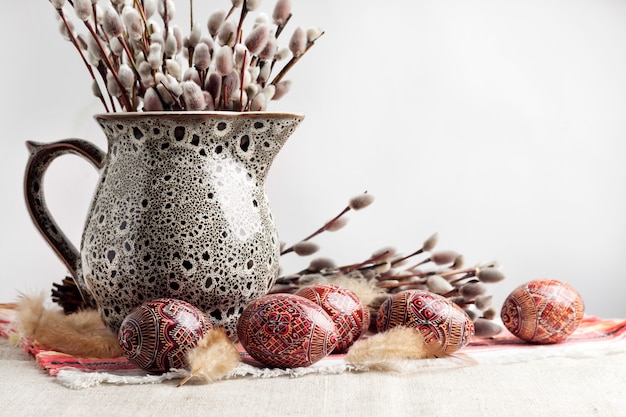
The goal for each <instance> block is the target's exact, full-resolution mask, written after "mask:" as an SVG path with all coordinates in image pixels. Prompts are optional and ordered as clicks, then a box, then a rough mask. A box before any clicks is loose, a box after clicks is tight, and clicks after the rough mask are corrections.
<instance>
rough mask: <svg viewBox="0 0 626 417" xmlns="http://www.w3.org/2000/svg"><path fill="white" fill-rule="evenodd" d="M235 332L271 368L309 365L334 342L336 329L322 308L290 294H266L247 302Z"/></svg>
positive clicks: (322, 356) (326, 351) (259, 359)
mask: <svg viewBox="0 0 626 417" xmlns="http://www.w3.org/2000/svg"><path fill="white" fill-rule="evenodd" d="M237 336H238V337H239V342H240V343H241V345H242V346H243V347H244V348H245V349H246V351H247V352H248V353H249V354H250V356H252V357H253V358H254V359H256V360H257V361H259V362H261V363H262V364H264V365H266V366H269V367H273V368H298V367H304V366H309V365H311V364H313V363H315V362H317V361H319V360H321V359H323V358H325V357H326V356H328V355H329V354H330V353H331V352H332V351H333V349H335V347H336V346H337V330H336V329H335V325H334V323H333V321H332V320H331V318H330V317H329V316H328V314H327V313H326V312H325V311H324V309H323V308H322V307H320V306H319V305H317V304H315V303H314V302H312V301H311V300H307V299H306V298H303V297H300V296H297V295H293V294H269V295H266V296H263V297H261V298H259V299H257V300H256V301H253V302H252V303H250V304H249V305H248V306H247V307H246V308H245V310H244V311H243V314H242V315H241V317H240V318H239V321H238V323H237Z"/></svg>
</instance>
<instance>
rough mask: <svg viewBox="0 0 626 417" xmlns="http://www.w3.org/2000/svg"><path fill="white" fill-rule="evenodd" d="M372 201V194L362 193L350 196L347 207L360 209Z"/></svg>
mask: <svg viewBox="0 0 626 417" xmlns="http://www.w3.org/2000/svg"><path fill="white" fill-rule="evenodd" d="M373 202H374V196H373V195H371V194H367V193H363V194H359V195H357V196H355V197H352V198H351V199H350V201H349V202H348V207H350V208H351V209H352V210H361V209H364V208H365V207H367V206H369V205H370V204H372V203H373Z"/></svg>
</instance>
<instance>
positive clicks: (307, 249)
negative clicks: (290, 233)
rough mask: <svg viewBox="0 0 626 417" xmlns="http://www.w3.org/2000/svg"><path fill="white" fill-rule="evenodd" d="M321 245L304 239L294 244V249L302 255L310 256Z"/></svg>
mask: <svg viewBox="0 0 626 417" xmlns="http://www.w3.org/2000/svg"><path fill="white" fill-rule="evenodd" d="M319 248H320V247H319V245H317V244H316V243H314V242H309V241H302V242H298V243H296V244H295V245H293V251H294V252H295V253H296V254H297V255H300V256H309V255H312V254H314V253H315V252H317V251H318V250H319Z"/></svg>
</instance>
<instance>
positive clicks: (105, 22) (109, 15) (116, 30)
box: [102, 7, 124, 38]
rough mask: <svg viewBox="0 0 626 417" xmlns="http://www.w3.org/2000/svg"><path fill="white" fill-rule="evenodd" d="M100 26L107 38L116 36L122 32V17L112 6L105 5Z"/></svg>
mask: <svg viewBox="0 0 626 417" xmlns="http://www.w3.org/2000/svg"><path fill="white" fill-rule="evenodd" d="M102 28H103V29H104V33H106V34H107V36H108V37H109V38H117V37H118V36H121V35H122V33H124V26H123V25H122V18H121V17H120V15H119V14H118V13H117V11H116V10H115V9H114V8H113V7H107V8H106V10H105V11H104V17H103V19H102Z"/></svg>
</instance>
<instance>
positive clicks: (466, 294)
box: [272, 193, 505, 337]
mask: <svg viewBox="0 0 626 417" xmlns="http://www.w3.org/2000/svg"><path fill="white" fill-rule="evenodd" d="M373 200H374V198H373V197H372V195H370V194H367V193H364V194H361V195H358V196H356V197H353V198H352V199H350V201H349V202H348V205H347V206H346V207H345V208H344V209H343V210H342V211H341V212H340V213H339V214H338V215H336V216H335V217H333V218H332V219H331V220H329V221H328V222H326V223H325V224H324V225H323V226H322V227H320V228H319V229H317V230H316V231H315V232H313V233H311V234H310V235H309V236H307V237H305V238H304V239H302V240H301V241H299V242H298V243H296V244H294V245H291V246H289V247H283V248H282V250H281V256H283V255H287V254H289V253H295V254H298V255H300V256H309V255H312V254H314V253H316V252H317V251H318V249H319V247H318V245H317V244H315V243H314V242H312V239H313V238H314V237H316V236H318V235H319V234H321V233H323V232H327V231H328V232H333V231H336V230H339V229H341V228H342V227H343V226H344V225H345V224H346V223H347V218H346V217H345V215H346V214H347V213H348V212H349V211H351V210H360V209H362V208H365V207H367V206H369V205H370V204H371V203H372V201H373ZM437 241H438V236H437V234H433V235H431V236H430V237H428V238H427V239H426V240H425V241H424V243H423V244H422V245H421V246H420V247H419V248H418V249H417V250H415V251H413V252H411V253H409V254H406V255H403V254H399V253H397V251H396V250H395V249H394V248H393V247H384V248H382V249H379V250H377V251H375V252H374V253H373V254H372V255H371V256H370V257H368V258H367V259H365V260H363V261H360V262H358V263H355V264H349V265H342V266H337V265H336V264H335V262H334V261H333V260H332V259H328V258H315V259H313V260H312V261H311V262H310V264H309V266H308V267H306V268H305V269H303V270H302V271H299V272H297V273H294V274H290V275H285V276H281V277H279V278H278V280H277V282H276V285H275V286H274V288H273V290H272V291H273V292H295V291H297V290H298V289H299V288H301V287H304V286H308V285H313V284H318V283H334V284H337V285H341V286H344V287H348V288H350V289H352V290H354V292H355V293H356V294H357V295H358V296H359V298H360V299H361V300H362V301H363V302H364V303H365V304H366V305H367V306H368V307H369V309H370V313H371V316H372V318H373V320H372V323H375V318H376V316H377V314H378V309H379V307H380V305H381V304H382V303H383V302H384V301H385V300H386V299H387V298H388V297H389V296H390V295H392V294H394V293H396V292H399V291H404V290H411V289H419V290H426V291H430V292H433V293H435V294H439V295H441V296H443V297H446V298H448V299H450V300H451V301H452V302H454V303H456V304H457V305H459V306H460V307H461V308H463V310H464V311H465V312H466V313H467V315H468V316H469V317H470V318H471V319H472V320H473V322H474V326H475V330H476V335H477V336H479V337H489V336H494V335H495V334H497V333H499V332H500V331H501V329H502V328H501V327H500V326H499V325H497V324H496V323H494V322H493V321H492V320H493V319H494V318H496V316H497V310H496V308H495V307H494V306H493V296H492V295H490V294H488V287H487V285H486V284H493V283H497V282H499V281H502V280H503V279H504V278H505V277H504V274H503V273H502V272H501V271H500V270H499V265H498V264H497V262H487V263H479V264H476V265H473V266H469V267H468V266H465V265H464V263H465V259H464V257H463V255H461V254H459V253H458V252H456V251H452V250H436V245H437Z"/></svg>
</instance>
